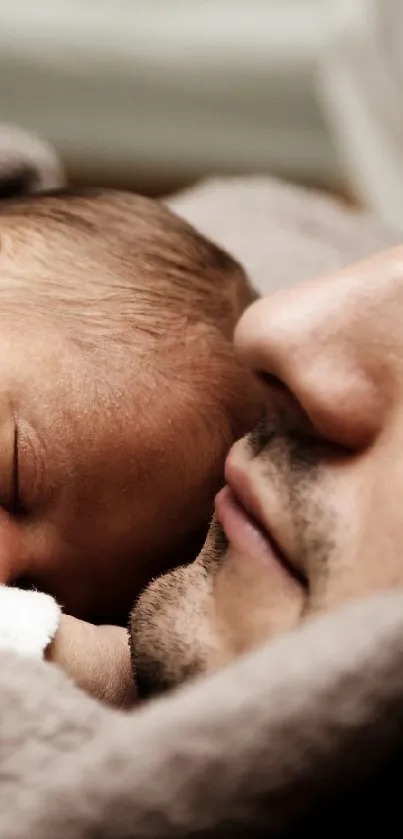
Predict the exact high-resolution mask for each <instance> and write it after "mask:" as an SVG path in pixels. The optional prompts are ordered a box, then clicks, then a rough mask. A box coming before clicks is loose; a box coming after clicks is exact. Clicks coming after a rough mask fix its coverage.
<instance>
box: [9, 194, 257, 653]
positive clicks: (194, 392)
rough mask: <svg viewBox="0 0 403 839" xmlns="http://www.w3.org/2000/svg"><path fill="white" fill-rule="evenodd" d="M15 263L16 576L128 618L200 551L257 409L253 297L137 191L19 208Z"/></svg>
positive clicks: (72, 604) (236, 273) (78, 605)
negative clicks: (238, 328)
mask: <svg viewBox="0 0 403 839" xmlns="http://www.w3.org/2000/svg"><path fill="white" fill-rule="evenodd" d="M0 269H1V271H0V291H1V299H2V305H1V312H0V344H1V347H0V350H1V351H0V380H1V383H2V384H1V393H0V420H1V421H0V440H1V446H0V451H1V455H0V457H1V470H0V500H1V510H0V579H1V582H3V583H11V582H15V583H17V584H18V585H21V584H26V585H32V584H34V585H35V586H37V587H38V588H40V589H42V590H45V591H47V592H49V593H51V594H53V595H54V596H56V598H57V599H58V600H59V601H60V602H61V604H62V605H63V607H64V609H65V611H66V612H68V613H71V614H72V615H74V616H76V617H79V618H86V619H90V620H92V621H93V622H96V623H99V622H105V621H107V622H112V621H113V622H116V621H118V620H122V621H123V622H125V621H126V620H127V615H128V614H129V609H130V605H131V603H132V602H133V599H134V598H135V597H136V596H137V594H138V593H139V591H140V590H141V588H142V587H143V586H144V585H145V584H146V583H147V582H148V581H149V580H150V578H151V577H152V576H154V575H155V574H157V573H160V572H161V571H163V570H164V569H166V568H168V567H170V566H172V565H174V564H176V563H177V562H178V561H183V559H186V558H187V557H192V556H194V551H195V550H197V545H198V544H200V543H201V542H202V540H203V532H204V529H205V528H206V523H207V522H208V519H209V516H210V514H211V509H212V502H213V498H214V493H215V491H216V490H217V488H218V486H219V485H220V482H221V481H222V470H223V462H224V459H225V454H226V451H227V449H228V446H229V445H230V443H231V441H232V440H234V439H235V438H236V437H237V436H239V434H240V433H242V431H243V430H245V429H246V428H247V427H250V425H251V424H252V423H253V419H254V417H255V416H256V413H257V409H258V401H259V397H258V394H257V390H256V386H255V384H254V383H253V381H252V378H251V377H250V376H249V374H248V373H247V372H246V371H245V370H244V369H243V368H242V365H240V364H239V363H238V362H237V361H236V360H235V358H234V354H233V349H232V334H233V329H234V326H235V324H236V321H237V319H238V317H239V315H240V313H241V312H242V310H243V309H244V308H245V306H246V305H247V303H248V302H250V300H251V299H253V292H252V291H251V289H250V287H249V286H248V284H247V281H246V278H245V276H244V275H243V272H242V270H241V269H240V267H239V266H238V265H237V264H236V263H235V262H234V261H233V260H232V259H231V258H230V257H227V255H226V254H224V253H223V252H222V251H220V250H219V249H217V248H215V247H214V246H212V245H210V244H209V243H208V242H207V241H206V240H204V239H203V238H202V237H200V236H198V234H196V233H195V232H194V231H193V230H192V228H190V227H189V226H187V225H186V224H185V223H183V222H182V221H180V220H179V219H176V218H175V217H174V216H173V215H172V214H171V213H169V211H167V210H165V209H164V208H162V207H160V206H158V205H157V204H156V203H155V202H151V201H148V200H147V199H141V198H138V197H137V196H130V195H125V194H120V193H108V192H95V193H93V192H92V193H89V194H87V193H84V194H71V195H66V194H64V193H61V194H60V195H57V194H56V195H53V196H43V197H38V198H31V199H25V200H24V201H13V202H11V203H9V204H8V203H7V204H6V203H4V204H3V205H2V207H1V209H0ZM78 626H79V625H78V624H77V625H76V628H77V627H78ZM63 632H64V629H63ZM77 632H78V630H77ZM84 632H87V630H86V629H85V628H84ZM73 634H74V633H73ZM104 634H105V633H104ZM87 635H88V633H87ZM87 635H85V636H84V637H87ZM120 638H121V642H122V644H123V643H124V644H125V650H126V659H125V661H126V663H127V662H128V652H127V651H128V647H127V640H126V636H125V633H124V630H122V633H121V636H120ZM107 643H109V641H108V642H107ZM98 644H99V642H98V641H96V645H98ZM85 646H86V648H89V646H90V645H89V643H87V642H86V643H85ZM101 650H102V645H101ZM99 657H100V658H102V654H100V656H99ZM67 669H68V668H67Z"/></svg>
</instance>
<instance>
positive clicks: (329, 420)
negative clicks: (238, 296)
mask: <svg viewBox="0 0 403 839" xmlns="http://www.w3.org/2000/svg"><path fill="white" fill-rule="evenodd" d="M364 298H365V295H364ZM364 303H365V300H364V301H363V295H362V293H361V289H360V283H359V282H358V280H357V281H356V282H354V277H352V276H351V275H348V273H347V274H346V275H344V274H340V275H337V276H335V277H331V278H329V279H324V280H318V281H314V282H310V283H305V284H303V285H301V286H295V287H294V288H291V289H287V290H284V291H281V292H278V293H277V294H275V295H273V296H271V297H267V298H264V299H262V300H258V301H257V302H255V303H254V304H253V305H252V306H251V307H250V308H249V309H248V310H247V311H246V313H245V314H244V315H243V317H242V318H241V320H240V322H239V324H238V327H237V330H236V333H235V343H236V347H237V350H238V352H239V354H240V355H241V357H242V358H243V360H244V361H246V362H247V364H248V365H249V366H250V367H251V368H252V369H253V370H254V371H255V372H257V373H263V374H269V375H271V376H275V377H276V378H277V379H279V380H280V381H281V382H282V384H283V385H285V386H286V387H287V389H288V391H289V393H290V394H291V395H292V397H293V399H294V400H296V401H297V403H298V404H299V407H300V408H302V410H303V411H304V412H305V414H306V415H307V417H308V418H309V420H310V422H311V423H312V425H313V426H314V428H316V430H317V432H318V434H320V436H323V437H325V438H326V439H328V440H331V441H333V442H335V443H338V444H340V445H345V446H349V447H350V446H351V447H359V446H362V445H366V444H367V443H368V442H369V441H370V440H371V439H372V438H373V436H374V435H375V433H376V431H377V429H378V427H379V423H380V421H381V417H380V411H381V408H382V400H381V399H380V394H379V391H378V388H377V385H376V381H375V377H374V375H373V364H372V361H373V347H371V346H370V343H371V342H370V341H369V339H368V336H369V335H370V333H371V330H370V329H369V328H368V327H369V325H368V323H367V321H368V317H370V313H371V311H372V307H371V306H369V307H368V306H365V305H364ZM372 316H373V315H372ZM363 319H364V321H366V322H365V323H364V322H363Z"/></svg>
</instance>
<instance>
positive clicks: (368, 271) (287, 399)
mask: <svg viewBox="0 0 403 839" xmlns="http://www.w3.org/2000/svg"><path fill="white" fill-rule="evenodd" d="M402 278H403V249H401V248H397V249H394V250H392V251H388V252H385V253H382V254H380V255H379V256H377V257H376V258H374V259H372V260H370V261H368V262H366V263H360V264H357V265H354V266H351V267H349V268H348V269H346V270H345V271H342V272H338V273H337V274H335V275H333V276H329V277H328V278H325V279H320V280H318V281H312V282H309V283H305V284H303V285H301V286H296V287H294V288H292V289H289V290H286V291H283V292H278V293H277V294H275V295H273V296H272V297H269V298H265V299H263V300H260V301H257V302H255V303H254V304H253V305H252V306H251V307H250V308H249V310H248V311H247V312H246V313H245V314H244V316H243V317H242V318H241V320H240V323H239V324H238V327H237V330H236V334H235V344H236V348H237V351H238V354H239V357H240V358H241V359H242V361H244V362H245V363H246V364H248V365H249V367H250V368H251V370H253V371H255V373H256V374H258V375H259V377H260V380H261V381H262V382H263V386H264V389H265V393H266V407H265V411H264V414H263V416H262V418H261V420H260V422H259V424H258V426H257V428H256V429H255V431H254V432H253V433H252V434H251V435H250V436H248V437H245V438H244V439H242V440H240V441H239V442H237V443H236V444H235V445H234V446H233V448H232V449H231V451H230V453H229V456H228V458H227V461H226V470H225V475H226V482H227V486H226V488H225V489H224V491H223V492H221V493H220V494H219V496H218V497H217V499H216V514H217V520H216V521H215V522H214V523H213V526H212V529H211V532H210V534H209V537H208V539H207V542H206V545H205V547H204V548H203V550H202V551H201V553H200V555H199V556H198V558H197V560H196V561H195V562H194V563H193V565H190V566H188V567H186V568H180V569H176V570H175V571H173V572H172V573H170V574H168V575H166V576H165V577H162V578H161V579H159V580H157V581H155V582H154V583H152V584H151V586H150V587H149V588H148V590H147V591H146V592H145V593H144V594H143V595H142V597H141V598H140V600H139V602H138V604H137V606H136V608H135V609H134V612H133V616H132V635H133V654H134V660H135V665H136V670H137V676H138V682H139V687H140V692H141V693H142V694H143V695H146V694H150V693H153V692H158V691H160V690H163V689H165V688H167V687H172V686H173V685H175V684H177V683H178V682H181V681H183V680H184V679H186V678H188V677H190V676H193V675H195V674H197V673H200V672H205V671H208V670H214V669H215V668H216V667H218V666H221V665H222V664H224V663H226V662H227V661H229V660H231V659H233V658H235V657H236V656H238V655H239V654H240V653H242V652H244V651H246V650H249V649H251V648H254V647H256V646H258V645H260V644H261V643H262V642H263V641H265V640H267V639H271V638H273V637H274V636H276V635H277V634H279V633H283V632H286V631H289V630H291V629H293V628H294V627H297V626H298V625H299V624H300V623H301V622H303V621H305V620H306V618H307V617H311V616H313V615H316V614H318V613H319V612H322V611H326V610H329V609H333V608H335V607H338V606H340V605H341V604H343V603H344V602H346V601H349V600H354V599H357V598H361V597H364V596H366V595H368V594H370V593H372V592H376V591H381V590H383V589H387V588H394V587H396V586H401V585H402V584H403V562H402V557H401V546H402V541H403V525H402V517H401V510H400V500H401V487H402V480H403V477H402V466H401V458H400V451H401V448H402V445H403V430H402V429H403V365H402V359H403V337H402V336H403V333H402V328H401V324H402V315H403V279H402Z"/></svg>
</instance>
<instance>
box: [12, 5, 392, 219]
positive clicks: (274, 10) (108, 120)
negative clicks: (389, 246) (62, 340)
mask: <svg viewBox="0 0 403 839" xmlns="http://www.w3.org/2000/svg"><path fill="white" fill-rule="evenodd" d="M402 6H403V4H401V3H400V0H0V121H2V122H11V123H17V124H19V125H21V126H23V127H26V128H28V129H31V130H34V131H36V132H38V133H39V134H41V135H42V136H43V137H44V138H46V139H47V140H48V141H49V142H50V143H51V144H53V145H54V146H55V147H56V149H57V150H58V152H59V153H60V154H61V156H62V158H63V160H64V162H65V164H66V167H67V170H68V175H69V178H70V181H71V182H73V183H77V184H93V183H96V184H103V185H108V186H125V187H129V188H134V189H136V190H138V191H141V192H144V193H147V194H154V195H163V194H166V193H167V192H170V191H173V190H176V189H178V188H179V187H181V186H183V185H187V184H189V183H193V182H194V181H196V180H198V179H200V178H202V177H205V176H206V175H213V174H214V175H216V174H234V173H237V174H238V173H249V174H250V173H271V174H273V175H275V176H278V177H282V178H286V179H287V180H292V181H294V182H299V183H304V184H308V185H312V186H316V187H319V188H321V189H323V190H327V191H331V192H333V193H335V194H337V195H340V196H341V197H344V198H346V199H348V200H351V201H354V202H356V203H357V204H360V205H364V206H368V207H370V208H371V209H373V210H375V211H376V212H377V213H379V214H380V215H383V216H384V217H386V218H387V220H388V221H389V222H392V223H393V224H395V225H396V224H397V225H399V224H400V219H401V218H402V219H403V206H402V205H401V198H400V183H399V178H400V177H401V176H403V165H402V164H401V155H400V149H401V148H403V129H402V128H401V123H400V110H401V106H400V96H399V94H400V89H399V81H400V75H401V72H403V64H402V60H401V59H400V54H401V52H402V53H403V49H402V51H400V50H399V46H400V43H401V41H403V37H402V39H401V41H400V40H399V39H400V34H401V31H402V12H401V7H402ZM391 205H392V206H391Z"/></svg>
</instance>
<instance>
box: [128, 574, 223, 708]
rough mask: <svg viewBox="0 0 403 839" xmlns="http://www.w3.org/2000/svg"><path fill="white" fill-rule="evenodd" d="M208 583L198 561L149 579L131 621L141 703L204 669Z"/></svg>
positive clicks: (208, 631) (208, 639)
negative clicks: (152, 580) (148, 583)
mask: <svg viewBox="0 0 403 839" xmlns="http://www.w3.org/2000/svg"><path fill="white" fill-rule="evenodd" d="M210 607H211V581H210V579H209V577H208V576H207V575H206V573H205V571H204V569H203V567H202V566H200V565H198V564H197V563H193V565H188V566H181V567H180V568H176V569H175V570H174V571H171V572H169V573H168V574H165V575H164V576H162V577H159V578H158V579H157V580H154V582H153V583H151V584H150V585H149V586H148V588H147V589H145V591H144V592H143V594H142V595H141V596H140V597H139V599H138V600H137V603H136V604H135V606H134V609H133V611H132V614H131V618H130V627H129V629H130V637H131V653H132V663H133V670H134V676H135V680H136V684H137V690H138V694H139V697H140V698H141V699H144V698H149V697H151V696H157V695H159V694H161V693H162V692H165V691H167V690H172V689H173V688H175V687H177V686H178V685H180V684H182V683H183V682H185V681H188V680H189V679H191V678H195V677H196V676H198V675H200V674H202V673H204V672H205V671H206V670H207V669H208V658H209V648H210V644H211V626H210V621H209V610H210Z"/></svg>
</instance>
